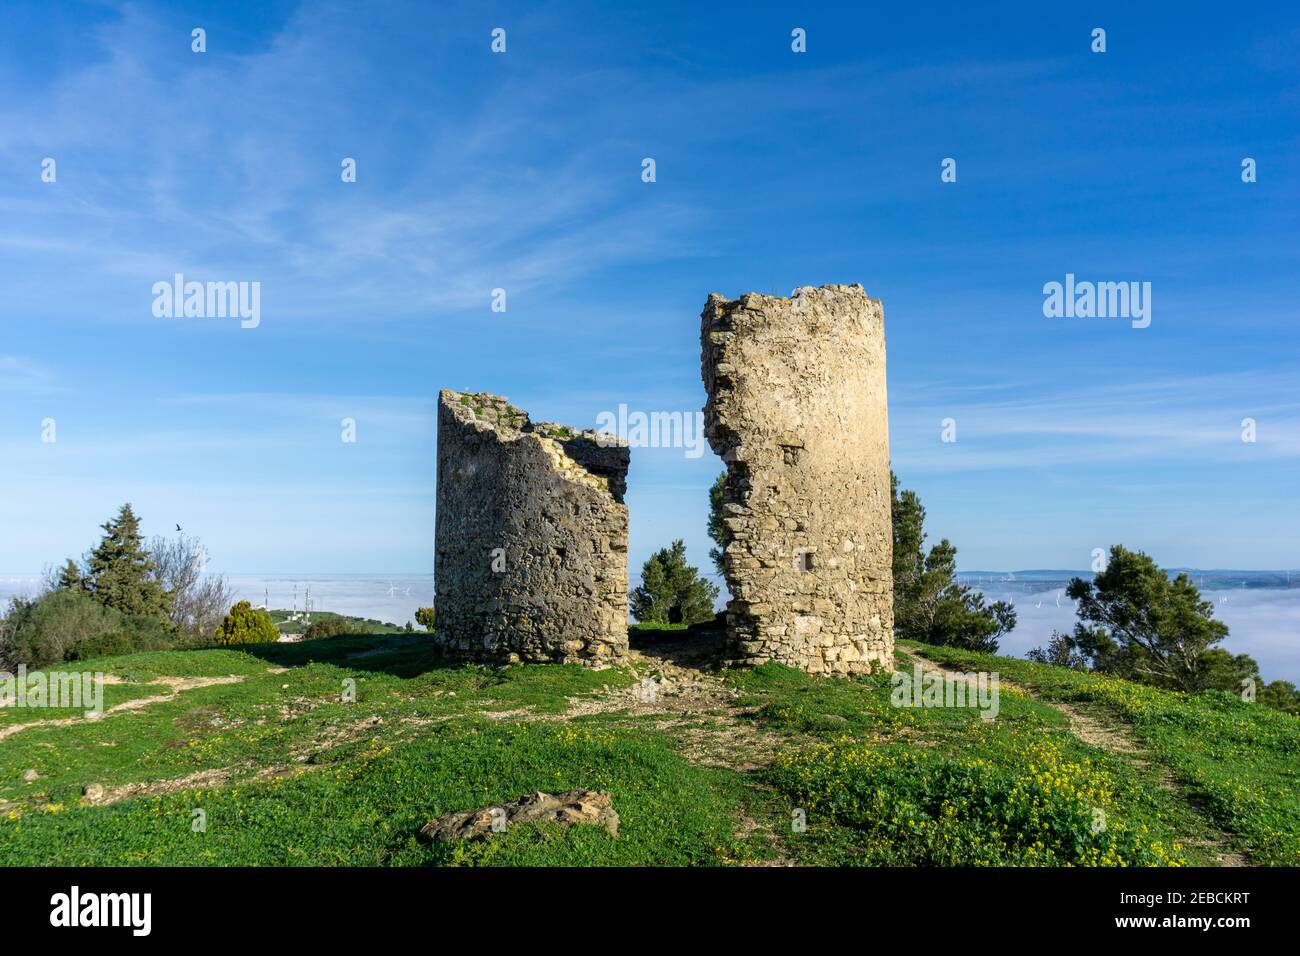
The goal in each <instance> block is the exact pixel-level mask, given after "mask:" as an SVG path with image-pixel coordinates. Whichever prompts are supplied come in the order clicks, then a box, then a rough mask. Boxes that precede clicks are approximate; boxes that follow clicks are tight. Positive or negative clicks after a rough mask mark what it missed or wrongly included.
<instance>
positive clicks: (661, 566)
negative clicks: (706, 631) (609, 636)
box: [632, 538, 718, 624]
mask: <svg viewBox="0 0 1300 956" xmlns="http://www.w3.org/2000/svg"><path fill="white" fill-rule="evenodd" d="M717 597H718V586H717V585H716V584H714V583H713V582H712V581H707V580H705V579H704V578H702V577H700V572H699V569H698V568H693V567H691V566H690V565H688V564H687V563H686V544H685V542H683V541H682V540H681V539H680V538H679V539H678V540H676V541H674V542H673V543H672V545H671V546H670V547H667V548H663V549H662V550H660V551H656V552H655V553H654V554H652V555H651V556H650V558H649V559H648V560H647V561H646V563H645V565H644V566H643V567H642V568H641V586H640V587H638V588H637V589H636V590H635V591H633V592H632V616H633V617H635V618H636V619H637V620H638V621H640V622H641V623H643V624H696V623H698V622H700V621H707V620H709V619H710V618H712V617H713V602H714V600H716V599H717Z"/></svg>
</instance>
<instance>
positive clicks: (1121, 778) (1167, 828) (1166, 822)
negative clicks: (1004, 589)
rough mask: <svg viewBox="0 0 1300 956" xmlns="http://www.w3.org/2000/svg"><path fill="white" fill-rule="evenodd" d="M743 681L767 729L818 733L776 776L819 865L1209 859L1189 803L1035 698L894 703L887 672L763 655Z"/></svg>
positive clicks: (780, 762)
mask: <svg viewBox="0 0 1300 956" xmlns="http://www.w3.org/2000/svg"><path fill="white" fill-rule="evenodd" d="M899 664H900V666H904V662H903V660H902V659H900V661H899ZM733 681H734V683H735V684H736V685H737V686H739V687H740V688H742V689H743V690H745V691H747V692H748V693H749V694H750V695H752V696H750V697H748V698H746V700H745V702H746V703H750V704H753V705H755V706H756V708H757V709H756V710H755V712H754V717H753V719H755V720H756V721H758V722H759V723H760V724H761V725H763V726H764V727H765V728H767V729H769V730H773V731H775V732H778V733H785V734H788V735H790V736H792V737H799V736H809V735H810V736H812V737H815V738H817V739H818V741H819V742H818V743H816V744H813V745H811V746H802V747H795V748H791V749H788V750H785V751H784V752H782V753H781V754H779V755H778V756H777V758H776V761H775V763H774V765H773V767H772V768H771V770H770V771H768V772H767V774H766V779H767V781H768V782H769V783H770V784H771V785H772V786H774V787H775V788H776V790H777V791H778V792H779V793H780V794H782V795H783V797H784V798H785V799H786V800H787V802H788V806H789V808H790V810H789V812H791V813H793V812H794V811H795V810H802V811H803V813H804V816H805V819H806V824H807V830H806V832H805V834H804V836H803V838H802V840H803V841H804V842H807V843H809V844H810V845H811V846H810V849H811V855H812V857H813V858H814V859H815V860H817V861H818V862H826V863H835V864H851V865H950V866H952V865H1180V864H1183V863H1186V862H1201V860H1200V858H1199V857H1198V856H1197V855H1196V854H1195V853H1194V852H1192V851H1190V850H1189V849H1188V848H1186V847H1184V846H1183V845H1181V842H1180V834H1184V833H1186V834H1192V835H1197V834H1199V833H1200V832H1201V831H1202V830H1203V827H1202V825H1201V824H1200V822H1199V821H1197V820H1196V819H1195V818H1194V817H1193V816H1192V815H1191V814H1190V813H1188V812H1187V810H1186V808H1184V807H1181V806H1179V805H1178V803H1177V802H1176V801H1175V800H1173V799H1172V798H1171V796H1170V795H1169V794H1167V793H1165V792H1164V791H1162V790H1161V789H1160V788H1159V787H1158V786H1157V785H1156V784H1155V783H1154V781H1153V780H1152V779H1150V778H1149V777H1148V776H1147V775H1145V774H1144V773H1143V771H1142V769H1141V768H1139V767H1137V766H1135V765H1134V764H1133V763H1131V762H1130V761H1128V760H1125V759H1124V758H1123V757H1120V756H1118V755H1115V754H1112V753H1108V752H1106V751H1102V750H1098V749H1096V748H1093V747H1090V746H1088V745H1086V744H1084V743H1082V742H1080V741H1079V740H1077V739H1076V738H1075V737H1073V736H1072V735H1071V734H1070V733H1069V731H1068V724H1067V721H1066V719H1065V718H1064V716H1063V715H1061V714H1060V713H1059V712H1058V711H1056V710H1055V709H1053V708H1051V707H1049V706H1047V705H1046V704H1044V703H1042V702H1040V701H1036V700H1034V699H1033V698H1032V697H1029V696H1028V695H1025V694H1017V693H1015V692H1008V691H1007V690H1006V689H1005V688H1004V689H1003V691H1002V694H1001V701H1000V704H1001V706H1000V712H999V715H998V717H997V719H996V720H985V719H983V718H981V717H980V716H979V714H978V712H977V711H975V710H974V709H970V708H942V707H940V708H921V707H918V708H901V707H893V706H891V703H890V683H889V679H888V678H887V677H883V676H881V677H874V678H858V679H854V680H848V679H843V678H831V679H818V678H813V677H809V676H808V675H805V674H803V673H801V672H798V671H794V670H790V669H788V668H783V667H780V666H778V665H774V664H765V665H763V666H761V667H758V668H755V669H753V670H752V671H742V672H738V673H737V674H736V675H735V676H734V677H733ZM1096 811H1101V813H1102V814H1103V816H1098V814H1097V812H1096ZM1094 820H1104V823H1105V826H1104V827H1103V828H1100V829H1099V830H1098V832H1094ZM791 841H792V842H794V838H791Z"/></svg>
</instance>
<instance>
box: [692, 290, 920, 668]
mask: <svg viewBox="0 0 1300 956" xmlns="http://www.w3.org/2000/svg"><path fill="white" fill-rule="evenodd" d="M700 320H701V331H700V338H701V349H702V365H703V373H704V384H705V389H706V390H707V392H708V396H709V397H708V403H707V404H706V405H705V408H704V412H705V418H706V422H707V428H708V438H709V444H710V445H711V446H712V448H713V450H714V451H715V452H716V453H717V454H719V455H721V456H722V459H723V461H724V462H725V463H726V465H727V480H726V489H725V492H724V501H725V505H724V508H725V518H724V520H725V523H726V526H727V528H728V531H729V534H730V540H729V542H728V545H727V548H726V551H725V557H724V562H725V567H726V578H727V583H728V586H729V588H730V590H731V594H732V601H731V602H730V603H729V604H728V605H727V638H728V646H729V650H730V654H731V656H732V657H733V658H735V659H736V660H737V661H738V662H742V663H749V664H759V663H763V662H764V661H768V660H774V661H779V662H781V663H784V664H788V665H790V666H792V667H798V668H801V669H803V670H806V671H809V672H811V673H815V674H816V673H862V672H870V671H871V670H872V668H873V666H874V667H877V668H883V669H885V670H892V669H893V643H894V640H893V628H894V620H893V584H892V570H891V566H892V549H893V534H892V531H891V525H890V491H889V429H888V411H887V407H886V396H885V333H884V310H883V308H882V307H881V304H880V302H879V301H877V300H873V299H869V298H867V294H866V292H865V291H863V288H862V286H860V285H851V286H845V285H828V286H822V287H821V288H813V287H805V288H802V289H798V290H796V292H795V295H794V297H793V298H789V299H786V298H778V297H774V296H765V295H758V294H756V293H748V294H746V295H744V296H742V297H741V298H740V299H739V300H737V301H728V300H727V299H725V298H723V297H722V296H720V295H717V294H714V295H711V296H709V301H708V303H707V304H706V305H705V307H704V312H703V314H702V315H701V316H700Z"/></svg>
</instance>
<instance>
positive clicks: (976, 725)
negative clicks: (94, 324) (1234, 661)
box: [0, 630, 1300, 866]
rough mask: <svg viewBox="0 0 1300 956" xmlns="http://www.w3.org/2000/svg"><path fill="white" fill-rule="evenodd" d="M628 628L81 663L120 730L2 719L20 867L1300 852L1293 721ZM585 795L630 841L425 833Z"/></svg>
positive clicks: (553, 833)
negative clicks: (505, 657) (876, 672)
mask: <svg viewBox="0 0 1300 956" xmlns="http://www.w3.org/2000/svg"><path fill="white" fill-rule="evenodd" d="M632 639H633V647H634V653H633V656H632V663H631V666H630V667H628V668H624V669H619V670H607V671H601V672H597V671H590V670H584V669H582V668H580V667H577V666H557V665H545V666H528V665H523V666H514V667H507V668H502V669H489V668H482V667H472V666H459V665H452V664H448V663H446V662H444V661H442V660H440V659H439V658H438V657H437V656H436V654H435V653H434V649H433V646H432V644H431V643H430V642H429V640H428V637H427V635H421V634H414V635H410V634H403V633H389V634H382V633H380V634H366V635H355V636H343V637H336V638H329V639H323V640H316V641H305V642H302V643H296V644H264V645H248V646H244V647H242V648H240V649H207V650H194V651H167V652H159V653H145V654H133V655H128V656H123V657H112V658H103V659H100V660H96V661H91V662H83V663H81V664H78V665H76V666H77V667H78V668H79V669H81V668H84V669H88V670H94V671H103V672H104V673H105V674H107V675H110V680H111V683H109V684H108V685H107V686H106V688H105V707H106V708H116V709H112V710H111V712H109V713H106V714H105V715H104V716H103V717H102V718H100V719H98V720H86V719H84V718H82V717H80V716H79V715H77V714H73V713H61V712H58V711H49V710H46V711H38V710H17V709H5V710H0V861H2V862H4V863H6V864H66V865H137V864H168V865H169V864H182V865H184V864H199V865H212V864H279V865H283V864H308V865H376V864H382V865H425V864H432V863H461V864H513V865H539V864H540V865H553V864H597V865H607V864H612V865H618V864H706V865H710V864H772V863H775V864H781V863H795V864H851V865H859V864H861V865H876V864H922V865H924V864H939V865H968V864H1012V865H1035V864H1043V865H1062V864H1084V865H1086V864H1100V865H1119V864H1124V865H1156V866H1163V865H1182V864H1218V863H1226V864H1236V863H1251V864H1286V865H1297V864H1300V719H1297V718H1295V717H1292V716H1289V715H1287V714H1283V713H1279V712H1277V711H1273V710H1270V709H1267V708H1265V707H1263V706H1260V705H1254V704H1247V703H1243V702H1242V701H1240V700H1238V699H1236V698H1234V697H1232V696H1230V695H1227V694H1223V693H1213V692H1212V693H1206V694H1199V695H1194V696H1188V695H1184V694H1179V693H1173V692H1167V691H1160V690H1154V689H1152V688H1149V687H1144V686H1140V685H1137V684H1131V683H1128V682H1125V681H1121V680H1116V679H1113V678H1105V677H1099V676H1095V675H1091V674H1087V673H1080V672H1073V671H1068V670H1065V669H1061V668H1056V667H1051V666H1048V665H1043V664H1034V663H1030V662H1027V661H1020V660H1013V659H1010V658H1003V657H992V656H985V655H976V654H971V653H966V652H958V651H952V650H948V649H941V648H934V647H928V646H923V645H915V644H910V643H906V642H904V643H903V644H902V645H900V648H899V651H898V654H897V657H898V664H899V666H900V667H901V668H906V669H908V670H909V671H910V669H911V668H912V667H913V666H914V665H915V664H917V663H918V662H920V661H923V660H924V661H926V663H925V664H924V665H923V666H925V667H929V668H940V667H949V668H952V669H954V670H960V671H973V670H989V671H997V672H999V673H1000V674H1001V675H1002V678H1003V681H1002V687H1001V700H1000V711H999V714H998V716H997V718H996V719H994V720H985V719H982V718H981V717H980V716H979V714H978V712H977V711H975V710H973V709H957V708H899V707H894V706H891V703H890V684H889V680H888V678H886V677H871V678H860V679H840V678H833V679H822V678H813V677H809V676H807V675H804V674H802V673H800V672H797V671H793V670H789V669H786V668H783V667H780V666H778V665H774V664H768V665H764V666H762V667H759V668H757V669H754V670H737V671H727V670H718V669H716V667H715V665H714V663H713V657H712V656H711V654H712V648H711V646H710V644H709V642H710V641H711V640H713V638H711V637H707V636H706V637H704V638H701V637H700V636H699V635H694V634H689V633H685V632H681V631H673V632H648V631H645V630H634V631H633V636H632ZM923 655H924V656H923ZM65 666H67V667H71V666H72V665H65ZM650 676H656V677H658V678H659V679H660V683H659V684H658V686H657V687H656V688H655V690H654V693H653V695H650V694H648V693H647V690H646V685H644V684H643V683H642V681H643V680H644V679H645V678H647V677H650ZM349 681H353V682H355V701H352V702H345V700H344V696H345V694H344V691H345V688H347V687H348V686H349V685H348V683H347V682H349ZM69 718H70V719H69ZM60 721H61V722H60ZM24 725H25V726H24ZM33 771H34V774H33ZM578 787H587V788H591V789H595V790H605V791H608V792H609V793H610V794H611V795H612V799H613V805H614V807H615V809H616V810H617V812H618V814H619V816H620V817H621V827H620V832H619V835H618V837H617V838H614V837H611V836H610V835H609V834H607V833H606V832H605V831H604V830H603V829H601V828H598V827H584V826H576V827H571V828H567V829H564V828H558V827H554V826H547V825H530V826H519V827H512V828H510V829H509V830H508V831H507V832H506V833H503V834H499V835H493V836H491V837H490V838H488V839H486V840H480V841H475V842H467V843H460V844H452V845H444V844H429V843H425V842H421V841H420V840H419V839H418V838H417V834H418V831H419V829H420V827H421V826H422V825H424V824H425V823H426V822H428V821H429V820H432V819H433V818H434V817H437V816H439V815H441V814H444V813H447V812H450V811H455V810H468V809H473V808H475V807H482V806H488V805H491V804H494V803H500V802H504V801H508V800H511V799H513V798H515V797H517V796H520V795H522V794H527V793H530V792H532V791H536V790H545V791H550V792H555V791H562V790H568V789H571V788H578ZM198 810H201V811H203V814H202V817H203V820H204V823H205V829H203V831H202V832H196V830H197V829H199V827H198V823H197V822H196V821H197V820H198V815H197V814H196V811H198ZM803 821H806V826H803V825H801V824H802V822H803ZM1099 821H1101V822H1100V823H1099Z"/></svg>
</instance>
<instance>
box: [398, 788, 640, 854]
mask: <svg viewBox="0 0 1300 956" xmlns="http://www.w3.org/2000/svg"><path fill="white" fill-rule="evenodd" d="M516 823H553V824H556V825H558V826H565V827H568V826H574V825H575V824H586V825H590V826H603V827H604V828H605V829H606V830H607V831H608V832H609V835H610V836H613V837H616V836H618V813H617V812H615V810H614V805H613V803H612V802H611V801H610V798H609V794H608V793H599V792H597V791H595V790H568V791H566V792H564V793H557V794H549V793H542V792H541V791H540V790H539V791H538V792H537V793H531V794H528V795H527V796H523V797H520V798H519V799H517V800H511V801H510V802H509V803H503V804H501V805H500V806H496V807H482V808H480V809H478V810H461V811H458V812H456V813H448V814H446V815H445V816H441V817H439V818H438V819H436V820H432V821H430V822H429V823H426V824H425V825H424V826H423V827H421V828H420V836H421V837H423V838H424V839H425V840H437V841H438V842H441V843H454V842H456V841H457V840H476V839H481V838H483V837H486V836H488V835H489V834H491V833H504V832H505V831H506V830H507V829H509V828H510V827H511V826H513V825H514V824H516Z"/></svg>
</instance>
